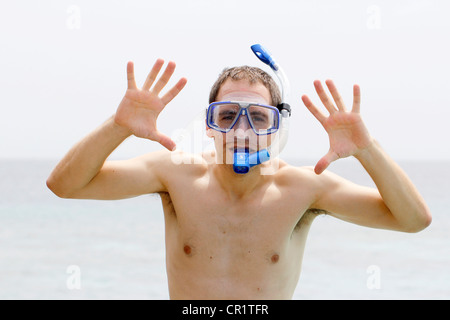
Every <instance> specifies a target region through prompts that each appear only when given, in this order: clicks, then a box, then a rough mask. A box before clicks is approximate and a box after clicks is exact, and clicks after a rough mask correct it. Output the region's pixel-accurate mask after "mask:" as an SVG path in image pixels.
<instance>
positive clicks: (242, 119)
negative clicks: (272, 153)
mask: <svg viewBox="0 0 450 320" xmlns="http://www.w3.org/2000/svg"><path fill="white" fill-rule="evenodd" d="M250 128H251V126H250V123H249V122H248V119H247V116H246V115H244V114H241V115H240V116H239V118H238V120H237V122H236V124H235V125H234V129H235V130H238V129H240V130H243V131H247V130H248V129H250Z"/></svg>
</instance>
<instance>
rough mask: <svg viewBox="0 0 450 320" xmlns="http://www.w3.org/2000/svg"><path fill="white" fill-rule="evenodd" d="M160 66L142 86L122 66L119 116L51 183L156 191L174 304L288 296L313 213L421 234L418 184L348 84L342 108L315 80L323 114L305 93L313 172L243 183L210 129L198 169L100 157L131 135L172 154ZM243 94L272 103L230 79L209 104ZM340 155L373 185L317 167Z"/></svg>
mask: <svg viewBox="0 0 450 320" xmlns="http://www.w3.org/2000/svg"><path fill="white" fill-rule="evenodd" d="M162 65H163V62H162V60H158V61H157V62H156V63H155V66H154V67H153V69H152V71H151V72H150V74H149V77H148V78H147V80H146V82H145V84H144V86H143V87H142V88H141V89H138V88H137V86H136V83H135V81H134V71H133V64H132V63H131V62H130V63H129V64H128V66H127V74H128V90H127V92H126V94H125V97H124V99H123V100H122V102H121V103H120V105H119V107H118V109H117V112H116V114H115V116H114V117H112V118H110V119H108V120H107V121H106V122H105V123H104V124H102V125H101V126H100V127H99V128H97V129H96V130H95V131H94V132H92V133H91V134H90V135H88V136H87V137H86V138H84V139H83V140H81V141H80V142H79V143H78V144H76V145H75V146H74V147H73V148H72V149H71V150H70V151H69V152H68V154H67V155H66V156H65V157H64V158H63V159H62V160H61V162H60V163H59V164H58V166H57V167H56V168H55V169H54V171H53V172H52V174H51V176H50V177H49V179H48V180H47V185H48V186H49V188H50V189H51V190H52V191H53V192H54V193H55V194H57V195H58V196H60V197H64V198H75V199H123V198H128V197H134V196H138V195H142V194H149V193H159V194H160V195H161V199H162V203H163V208H164V217H165V228H166V250H167V253H166V260H167V261H166V262H167V275H168V281H169V292H170V297H171V298H172V299H290V298H292V295H293V292H294V290H295V288H296V286H297V281H298V278H299V275H300V270H301V264H302V257H303V252H304V247H305V243H306V239H307V235H308V231H309V228H310V226H311V223H312V221H313V220H314V218H315V217H316V216H317V215H318V214H320V213H324V212H327V213H329V214H330V215H332V216H334V217H337V218H339V219H342V220H345V221H349V222H352V223H356V224H359V225H363V226H368V227H373V228H383V229H390V230H398V231H404V232H418V231H420V230H422V229H424V228H425V227H426V226H428V225H429V224H430V222H431V215H430V212H429V210H428V208H427V206H426V204H425V202H424V201H423V199H422V197H421V196H420V194H419V193H418V192H417V190H416V188H415V187H414V185H413V184H412V183H411V181H410V180H409V179H408V177H407V176H406V174H405V173H404V172H403V171H402V170H401V168H400V167H399V166H398V165H397V164H396V163H395V162H394V161H393V160H392V159H391V158H389V156H388V155H387V154H386V153H385V152H384V151H383V150H382V148H381V147H380V146H379V145H378V143H376V142H375V141H374V140H373V139H372V137H371V136H370V135H369V133H368V131H367V129H366V127H365V126H364V123H363V121H362V119H361V117H360V114H359V109H360V89H359V87H358V86H355V87H354V102H353V107H352V110H351V111H350V112H349V111H347V110H346V108H345V106H344V103H343V102H342V99H341V98H340V96H339V93H338V91H337V89H336V87H335V86H334V84H333V82H332V81H326V84H327V87H328V89H329V91H330V93H331V95H332V98H333V100H331V99H330V98H329V97H328V95H327V94H326V92H325V90H324V88H323V87H322V84H321V83H320V82H319V81H315V82H314V85H315V88H316V91H317V93H318V95H319V98H320V99H321V101H322V103H323V104H324V105H325V108H326V109H327V110H328V112H329V116H326V115H325V114H323V113H322V112H321V111H319V109H318V108H317V107H316V106H315V105H314V104H313V103H312V102H311V100H310V99H309V98H308V97H307V96H303V97H302V100H303V102H304V104H305V105H306V107H307V108H308V109H309V110H310V111H311V113H312V114H313V115H314V116H315V117H316V118H317V120H318V121H320V123H321V124H322V125H323V127H324V129H325V130H326V132H327V133H328V135H329V138H330V149H329V152H328V153H327V154H326V155H325V156H324V157H323V158H322V159H321V160H319V162H318V163H317V165H316V167H315V168H314V169H313V168H305V167H302V168H299V167H293V166H290V165H288V164H286V163H284V162H283V161H280V165H279V167H278V168H277V170H276V171H275V172H274V174H271V175H262V174H261V170H264V168H265V167H267V166H270V165H271V163H270V162H267V163H264V164H262V165H259V166H256V167H253V168H252V169H251V171H250V172H249V173H248V174H246V175H237V174H235V173H234V172H233V169H232V166H231V165H229V164H217V163H216V161H215V159H216V156H223V154H224V153H226V152H229V150H230V149H232V146H231V147H230V143H231V142H230V141H233V140H230V139H227V138H226V137H225V138H224V139H217V137H218V134H222V133H217V132H213V131H209V132H208V135H209V136H210V137H212V138H214V139H215V141H216V152H217V154H216V155H212V156H206V155H189V156H190V157H197V160H199V161H196V163H197V164H182V165H177V164H175V163H174V162H173V161H171V156H172V153H171V152H169V151H167V150H162V151H158V152H154V153H150V154H146V155H143V156H141V157H138V158H134V159H130V160H125V161H107V158H108V156H109V155H110V154H111V152H113V150H114V149H115V148H116V147H117V146H118V145H120V144H121V143H122V142H123V141H124V140H125V139H126V138H127V137H129V136H130V135H136V136H138V137H143V138H147V139H150V140H152V141H156V142H158V143H160V144H161V145H163V146H164V147H166V148H167V149H168V150H173V148H174V146H175V144H174V143H173V141H172V140H171V139H170V138H168V137H167V136H166V135H164V134H162V133H160V132H159V131H158V130H157V128H156V122H157V118H158V115H159V114H160V112H161V111H162V110H163V109H164V107H165V106H166V105H167V104H168V103H169V102H170V101H171V100H172V99H173V98H175V97H176V95H177V94H178V93H179V92H180V91H181V90H182V89H183V87H184V85H185V84H186V79H180V80H179V81H178V82H177V84H176V85H175V86H174V87H173V88H171V89H170V90H169V91H168V93H166V94H165V95H164V96H162V97H159V94H160V92H161V90H162V88H163V87H164V86H165V85H166V84H167V82H168V81H169V79H170V77H171V76H172V74H173V71H174V68H175V64H174V63H169V65H168V67H167V68H166V70H165V71H164V72H163V74H162V76H161V77H160V78H159V80H158V81H156V78H157V75H158V73H159V72H160V70H161V68H162ZM155 81H156V83H155ZM242 94H248V95H250V96H252V95H253V96H258V97H259V98H258V99H262V100H265V102H266V103H267V104H270V103H271V101H270V94H269V92H268V90H267V88H265V87H264V86H263V85H262V84H253V85H251V84H250V83H248V82H246V81H242V80H241V81H231V80H230V81H228V80H227V81H226V82H225V83H224V84H223V85H222V87H221V89H220V90H219V94H218V98H217V100H218V101H220V100H221V99H222V98H224V97H230V96H233V95H238V96H240V95H242ZM333 101H334V102H333ZM250 143H252V142H250ZM257 144H258V141H256V142H255V145H257ZM175 152H180V151H175ZM348 156H354V157H356V158H357V159H358V160H359V161H360V162H361V164H362V165H363V166H364V168H365V169H366V171H367V172H368V173H369V175H370V176H371V177H372V179H373V180H374V182H375V184H376V186H377V189H372V188H367V187H362V186H358V185H356V184H354V183H352V182H350V181H347V180H345V179H343V178H340V177H338V176H336V175H335V174H332V173H330V172H328V171H326V170H325V169H326V168H327V167H328V165H329V164H330V163H331V162H332V161H335V160H337V159H339V158H343V157H348Z"/></svg>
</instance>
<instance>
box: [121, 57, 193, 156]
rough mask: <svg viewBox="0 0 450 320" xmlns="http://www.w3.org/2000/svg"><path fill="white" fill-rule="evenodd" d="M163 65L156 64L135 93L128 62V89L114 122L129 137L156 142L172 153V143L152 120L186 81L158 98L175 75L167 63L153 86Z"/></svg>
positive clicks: (132, 68) (171, 64)
mask: <svg viewBox="0 0 450 320" xmlns="http://www.w3.org/2000/svg"><path fill="white" fill-rule="evenodd" d="M163 64H164V60H162V59H158V60H156V62H155V64H154V66H153V68H152V70H151V71H150V73H149V74H148V76H147V79H146V80H145V83H144V86H143V87H142V89H139V88H138V87H137V86H136V81H135V78H134V65H133V62H131V61H130V62H128V64H127V77H128V89H127V92H126V93H125V96H124V98H123V99H122V101H121V102H120V105H119V107H118V108H117V111H116V115H115V117H114V121H115V123H116V124H118V125H119V126H121V127H123V128H125V129H127V130H129V132H130V134H134V135H135V136H137V137H140V138H146V139H150V140H153V141H156V142H159V143H160V144H161V145H162V146H164V147H165V148H167V149H169V150H174V148H175V142H173V141H172V139H170V138H169V137H168V136H166V135H165V134H163V133H161V132H159V131H158V129H157V127H156V120H157V118H158V116H159V114H160V113H161V111H162V110H163V109H164V107H165V106H166V105H167V104H168V103H169V102H170V101H172V99H173V98H175V97H176V96H177V95H178V93H180V91H181V90H182V89H183V88H184V86H185V85H186V82H187V79H186V78H181V79H180V80H179V81H178V82H177V84H176V85H175V86H173V87H172V88H171V89H170V90H169V91H168V92H167V93H166V94H164V96H162V97H159V94H160V92H161V90H162V89H163V88H164V87H165V86H166V85H167V83H168V82H169V79H170V78H171V76H172V74H173V72H174V71H175V63H174V62H172V61H171V62H169V64H168V65H167V67H166V69H165V70H164V73H163V74H162V76H161V77H160V78H159V79H158V81H157V82H156V84H155V85H154V86H153V84H154V82H155V80H156V78H157V76H158V73H159V72H160V71H161V68H162V66H163ZM152 86H153V88H152Z"/></svg>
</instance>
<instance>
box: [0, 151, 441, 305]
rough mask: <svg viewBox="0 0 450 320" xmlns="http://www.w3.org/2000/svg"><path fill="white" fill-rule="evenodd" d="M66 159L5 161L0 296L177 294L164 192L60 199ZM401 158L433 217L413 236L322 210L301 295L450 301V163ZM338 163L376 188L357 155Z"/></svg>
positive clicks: (0, 177)
mask: <svg viewBox="0 0 450 320" xmlns="http://www.w3.org/2000/svg"><path fill="white" fill-rule="evenodd" d="M57 162H58V160H56V159H55V160H35V159H18V160H11V159H3V160H0V299H6V300H12V299H14V300H15V299H20V300H28V299H39V300H41V299H58V300H66V299H67V300H72V299H144V300H153V299H159V300H166V299H169V293H168V287H167V276H166V269H165V245H164V219H163V211H162V206H161V203H160V199H159V196H157V195H146V196H141V197H137V198H132V199H127V200H118V201H96V200H68V199H60V198H58V197H56V196H55V195H54V194H53V193H52V192H51V191H50V190H48V188H47V187H46V179H47V177H48V175H49V174H50V172H51V170H52V169H53V168H54V166H55V165H56V163H57ZM287 162H288V163H290V164H292V165H298V166H304V165H306V166H311V165H314V161H309V160H305V159H293V160H289V159H287ZM399 164H400V166H401V167H402V168H403V169H404V170H405V171H406V172H407V173H408V175H409V176H410V178H411V180H412V181H413V182H414V184H415V185H416V186H417V188H418V189H419V191H420V192H421V194H422V196H423V197H424V198H425V200H426V202H427V204H428V206H429V207H430V209H431V212H432V214H433V222H432V224H431V225H430V226H429V227H428V228H427V229H425V230H423V231H422V232H419V233H413V234H409V233H401V232H394V231H386V230H377V229H370V228H366V227H361V226H356V225H353V224H350V223H346V222H343V221H340V220H338V219H335V218H333V217H330V216H320V217H318V218H317V219H316V220H315V221H314V223H313V225H312V228H311V231H310V234H309V237H308V241H307V244H306V249H305V254H304V259H303V266H302V273H301V276H300V280H299V282H298V284H297V289H296V290H295V293H294V296H293V299H295V300H316V299H320V300H342V299H345V300H346V299H358V300H372V299H375V300H385V299H389V300H404V299H405V300H411V299H450V237H449V234H450V196H449V192H450V166H449V165H450V161H399ZM329 170H330V171H333V172H335V173H337V174H339V175H341V176H343V177H344V178H347V179H349V180H351V181H354V182H356V183H359V184H362V185H368V186H374V184H373V182H372V181H371V180H370V177H369V176H368V174H367V173H366V172H365V171H364V170H363V168H362V167H361V165H360V164H359V163H357V162H356V160H351V159H348V160H347V159H343V160H340V161H337V162H335V163H333V164H332V165H331V166H330V168H329ZM186 187H188V186H186Z"/></svg>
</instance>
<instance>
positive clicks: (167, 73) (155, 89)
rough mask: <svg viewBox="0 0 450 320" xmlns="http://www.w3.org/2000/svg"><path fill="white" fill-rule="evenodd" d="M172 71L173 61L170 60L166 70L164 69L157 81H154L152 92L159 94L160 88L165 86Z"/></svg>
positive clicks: (173, 68)
mask: <svg viewBox="0 0 450 320" xmlns="http://www.w3.org/2000/svg"><path fill="white" fill-rule="evenodd" d="M174 71H175V62H173V61H170V62H169V64H168V65H167V67H166V70H164V73H163V74H162V76H161V78H159V80H158V82H156V84H155V86H154V87H153V90H152V92H154V93H155V94H159V93H160V92H161V90H162V89H163V88H164V87H165V86H166V84H167V82H169V80H170V78H171V77H172V74H173V73H174Z"/></svg>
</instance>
